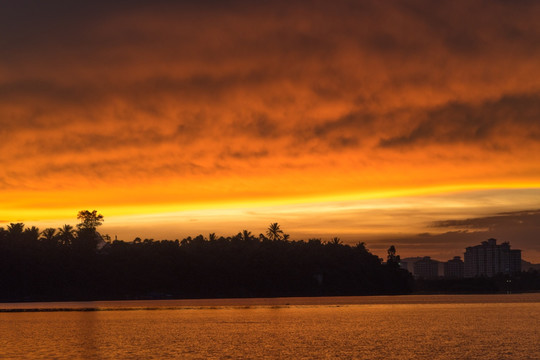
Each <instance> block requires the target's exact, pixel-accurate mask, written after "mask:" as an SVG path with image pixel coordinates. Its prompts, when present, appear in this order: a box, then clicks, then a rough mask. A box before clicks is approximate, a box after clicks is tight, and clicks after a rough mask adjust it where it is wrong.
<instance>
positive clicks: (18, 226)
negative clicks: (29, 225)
mask: <svg viewBox="0 0 540 360" xmlns="http://www.w3.org/2000/svg"><path fill="white" fill-rule="evenodd" d="M23 229H24V224H23V223H11V224H9V225H8V226H7V231H8V232H9V234H10V235H12V236H18V235H21V234H22V232H23Z"/></svg>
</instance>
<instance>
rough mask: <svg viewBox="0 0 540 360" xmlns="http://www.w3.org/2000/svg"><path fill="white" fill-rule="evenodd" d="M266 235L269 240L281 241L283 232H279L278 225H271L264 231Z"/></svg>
mask: <svg viewBox="0 0 540 360" xmlns="http://www.w3.org/2000/svg"><path fill="white" fill-rule="evenodd" d="M266 235H267V236H268V238H269V239H270V240H273V241H276V240H281V239H282V237H283V230H281V228H280V227H279V224H278V223H272V224H270V226H269V227H268V229H267V230H266Z"/></svg>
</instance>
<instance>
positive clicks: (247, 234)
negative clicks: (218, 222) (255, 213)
mask: <svg viewBox="0 0 540 360" xmlns="http://www.w3.org/2000/svg"><path fill="white" fill-rule="evenodd" d="M241 239H242V240H244V241H250V240H252V239H253V235H251V231H247V230H244V231H242V237H241Z"/></svg>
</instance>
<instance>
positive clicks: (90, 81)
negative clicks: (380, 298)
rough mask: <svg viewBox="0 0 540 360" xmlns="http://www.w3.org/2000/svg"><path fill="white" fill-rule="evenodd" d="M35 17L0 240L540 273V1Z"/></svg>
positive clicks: (2, 150)
mask: <svg viewBox="0 0 540 360" xmlns="http://www.w3.org/2000/svg"><path fill="white" fill-rule="evenodd" d="M25 3H26V2H25V1H22V2H17V1H14V2H11V3H10V4H8V5H5V6H4V7H6V8H7V11H0V34H2V35H0V44H1V46H0V139H1V141H0V199H1V200H0V226H5V225H7V224H9V223H11V222H24V223H25V224H28V225H33V224H36V225H37V226H46V225H47V224H54V226H56V227H57V226H60V225H61V224H63V223H75V221H76V220H75V215H76V213H77V211H79V210H81V209H97V210H99V212H100V213H102V214H103V215H104V216H105V223H104V226H103V231H102V232H103V233H108V234H110V235H111V236H113V238H114V236H117V237H118V238H121V239H124V240H133V238H134V237H136V236H140V237H148V238H169V239H176V238H181V237H183V236H187V235H197V234H198V233H202V232H204V233H208V232H218V233H222V234H224V235H230V234H236V233H238V232H239V231H242V230H243V229H249V230H250V231H253V232H254V233H259V232H263V231H264V229H265V228H266V226H267V225H268V224H269V223H270V222H279V223H280V224H281V226H282V228H283V229H284V230H285V231H286V232H287V233H290V234H291V238H293V239H302V238H304V239H307V238H309V237H322V238H323V239H325V240H326V239H329V238H330V237H333V236H338V237H341V238H343V239H344V240H345V241H346V242H350V243H355V242H358V241H364V242H366V244H367V246H368V248H370V249H373V250H374V252H375V253H378V254H384V252H385V250H386V248H388V246H389V245H390V244H395V245H396V247H397V249H398V251H399V253H400V254H403V255H406V256H421V255H432V256H435V257H440V258H441V259H442V260H447V258H451V257H452V256H453V255H462V253H463V250H464V247H465V246H468V245H469V244H474V243H477V242H478V241H481V240H484V239H487V238H488V237H491V236H494V237H497V238H498V239H500V240H501V241H510V242H511V243H512V245H513V246H514V247H515V248H519V249H522V250H523V258H524V259H526V260H528V261H536V262H540V242H539V241H538V233H539V230H540V221H539V219H540V210H538V209H540V141H539V139H540V76H539V75H540V65H539V64H540V47H539V46H538V44H539V43H540V25H539V24H540V23H539V22H538V19H539V17H540V3H536V2H515V3H514V2H503V1H489V2H488V1H473V2H468V3H467V9H466V10H465V9H464V7H463V6H461V7H460V6H457V5H456V4H457V3H458V2H426V1H410V2H400V1H390V2H378V1H368V2H364V1H362V2H354V1H353V2H350V1H338V2H327V1H320V2H319V1H316V2H313V4H311V5H310V6H306V5H305V4H303V2H294V1H293V2H289V1H288V2H279V1H278V2H242V1H233V2H223V3H219V4H218V3H216V4H213V2H210V3H211V4H206V2H201V4H198V3H193V4H190V3H189V2H187V3H182V4H178V3H177V2H173V1H157V2H156V3H155V4H153V6H152V7H150V6H147V5H143V2H137V1H136V2H133V3H131V2H124V1H120V2H117V3H116V4H114V5H113V4H109V3H108V2H102V1H96V2H94V3H92V4H91V5H90V4H86V5H85V6H82V5H81V4H78V5H77V4H76V3H77V2H73V3H66V4H63V3H62V2H55V1H53V2H50V3H49V2H40V3H39V4H34V5H33V7H29V6H28V4H26V5H25ZM5 10H6V9H5ZM518 217H519V219H518ZM486 218H489V219H492V220H490V221H491V222H489V224H488V225H485V224H484V223H482V224H484V225H479V224H480V223H481V222H480V221H479V220H478V224H477V223H475V224H474V225H467V226H463V227H461V228H458V227H452V226H446V225H445V226H442V225H441V224H443V223H441V221H445V220H453V219H461V220H471V219H486ZM509 219H511V221H510V220H509ZM475 221H476V220H475ZM519 221H521V222H519ZM472 222H473V221H472V220H471V224H472ZM419 234H420V235H419Z"/></svg>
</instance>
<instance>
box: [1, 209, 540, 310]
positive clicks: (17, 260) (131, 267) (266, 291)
mask: <svg viewBox="0 0 540 360" xmlns="http://www.w3.org/2000/svg"><path fill="white" fill-rule="evenodd" d="M98 220H99V219H98ZM99 224H100V223H99V222H97V225H99ZM272 225H275V228H274V230H275V231H273V232H272V231H270V230H271V228H269V232H268V233H267V236H266V235H263V234H260V235H259V236H253V235H252V234H251V233H250V232H249V231H244V232H242V233H238V234H237V235H235V236H231V237H217V236H215V235H214V234H210V235H209V236H208V238H205V237H203V236H202V235H199V236H197V237H194V238H191V237H188V238H186V239H183V240H181V241H179V240H174V241H171V240H160V241H156V240H152V239H145V240H141V239H138V238H137V239H135V241H133V242H125V241H118V240H115V241H103V238H102V237H101V236H99V234H98V233H97V231H96V227H97V226H96V224H92V223H89V224H86V225H85V224H84V223H82V224H80V226H78V229H77V230H75V229H74V228H71V227H69V226H64V227H63V228H61V229H58V230H59V231H56V230H54V229H45V230H44V231H42V232H40V231H39V230H38V229H37V228H24V225H23V224H11V225H10V226H8V228H7V229H3V228H0V301H3V302H19V301H88V300H117V299H118V300H119V299H164V298H178V299H179V298H234V297H288V296H346V295H382V294H410V293H413V292H447V293H448V292H455V293H478V292H480V293H489V292H507V291H513V292H517V291H529V290H540V275H539V273H538V271H529V272H522V273H520V274H516V275H514V276H512V277H509V276H504V275H500V276H499V277H495V278H490V279H486V278H483V279H455V280H429V281H428V280H416V281H415V280H414V279H413V277H412V275H411V274H410V273H409V272H408V271H406V270H404V269H401V268H400V267H399V256H398V255H396V253H395V249H394V247H393V246H392V247H390V249H389V252H388V258H387V259H386V262H384V261H383V259H381V258H379V257H378V256H376V255H373V254H372V253H370V252H369V250H368V249H367V248H366V247H365V245H364V244H363V243H358V244H356V245H354V246H350V245H346V244H342V243H341V241H340V240H339V239H337V238H335V239H333V240H332V241H330V242H323V241H321V240H320V239H310V240H308V241H303V240H301V241H290V240H288V236H287V235H286V234H283V232H282V231H281V230H280V229H279V226H277V224H272ZM53 230H54V231H53ZM508 280H511V281H510V282H509V281H508Z"/></svg>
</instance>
